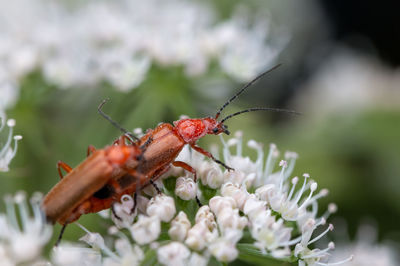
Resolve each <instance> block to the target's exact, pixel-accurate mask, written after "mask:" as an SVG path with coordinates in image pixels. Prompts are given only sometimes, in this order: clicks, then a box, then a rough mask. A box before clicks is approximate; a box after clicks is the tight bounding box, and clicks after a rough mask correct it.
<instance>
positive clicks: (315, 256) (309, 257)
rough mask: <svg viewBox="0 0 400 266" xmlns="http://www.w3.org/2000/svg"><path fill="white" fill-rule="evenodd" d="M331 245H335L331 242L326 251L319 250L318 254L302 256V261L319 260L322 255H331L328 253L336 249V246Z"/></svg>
mask: <svg viewBox="0 0 400 266" xmlns="http://www.w3.org/2000/svg"><path fill="white" fill-rule="evenodd" d="M331 243H332V244H333V242H330V243H329V244H328V247H327V248H325V249H321V250H318V251H317V252H315V253H312V254H310V255H306V256H301V258H302V259H311V258H318V257H321V255H324V256H325V255H329V253H327V252H328V251H329V250H331V249H334V247H335V246H334V245H333V246H332V245H331Z"/></svg>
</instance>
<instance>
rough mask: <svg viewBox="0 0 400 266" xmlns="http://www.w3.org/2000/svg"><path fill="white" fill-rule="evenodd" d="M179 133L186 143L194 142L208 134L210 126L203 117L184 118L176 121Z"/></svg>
mask: <svg viewBox="0 0 400 266" xmlns="http://www.w3.org/2000/svg"><path fill="white" fill-rule="evenodd" d="M174 125H175V128H176V130H177V132H178V134H179V135H180V136H181V137H182V138H183V140H184V141H185V142H186V143H194V142H196V141H197V140H198V139H199V138H201V137H203V136H204V135H206V134H207V129H208V127H207V126H206V124H205V123H204V122H203V119H182V120H179V121H175V122H174Z"/></svg>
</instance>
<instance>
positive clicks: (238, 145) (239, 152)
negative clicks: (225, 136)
mask: <svg viewBox="0 0 400 266" xmlns="http://www.w3.org/2000/svg"><path fill="white" fill-rule="evenodd" d="M235 138H236V139H237V143H236V155H237V156H239V157H242V151H243V147H242V141H243V132H242V131H240V130H239V131H236V132H235Z"/></svg>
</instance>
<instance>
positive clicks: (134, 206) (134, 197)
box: [130, 193, 137, 214]
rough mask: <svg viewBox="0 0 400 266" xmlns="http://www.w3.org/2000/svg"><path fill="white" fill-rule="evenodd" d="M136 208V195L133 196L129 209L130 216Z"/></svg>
mask: <svg viewBox="0 0 400 266" xmlns="http://www.w3.org/2000/svg"><path fill="white" fill-rule="evenodd" d="M136 206H137V193H135V194H133V207H132V209H131V213H130V214H133V213H134V212H135V209H136Z"/></svg>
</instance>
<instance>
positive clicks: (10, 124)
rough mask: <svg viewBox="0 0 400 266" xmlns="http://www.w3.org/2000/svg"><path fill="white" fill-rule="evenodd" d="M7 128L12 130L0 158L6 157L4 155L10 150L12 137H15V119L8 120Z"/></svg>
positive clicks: (0, 152)
mask: <svg viewBox="0 0 400 266" xmlns="http://www.w3.org/2000/svg"><path fill="white" fill-rule="evenodd" d="M7 126H8V127H9V128H10V130H9V131H8V137H7V141H6V143H5V144H4V147H3V149H2V150H1V151H0V158H1V157H3V156H4V154H6V152H7V151H8V149H9V148H10V144H11V140H12V135H13V127H14V126H15V120H14V119H8V121H7Z"/></svg>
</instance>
